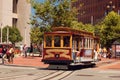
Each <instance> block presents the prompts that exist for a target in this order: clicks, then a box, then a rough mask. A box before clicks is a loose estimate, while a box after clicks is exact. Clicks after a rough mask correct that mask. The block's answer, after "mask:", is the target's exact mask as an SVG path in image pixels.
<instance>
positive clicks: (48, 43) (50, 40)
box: [46, 36, 52, 47]
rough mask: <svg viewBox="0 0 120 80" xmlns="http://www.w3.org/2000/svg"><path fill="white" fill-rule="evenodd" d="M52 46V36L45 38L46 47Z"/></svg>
mask: <svg viewBox="0 0 120 80" xmlns="http://www.w3.org/2000/svg"><path fill="white" fill-rule="evenodd" d="M51 46H52V36H46V47H51Z"/></svg>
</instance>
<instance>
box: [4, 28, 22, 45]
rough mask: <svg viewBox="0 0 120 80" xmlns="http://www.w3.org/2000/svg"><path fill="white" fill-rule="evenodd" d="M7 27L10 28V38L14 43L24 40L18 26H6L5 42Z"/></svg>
mask: <svg viewBox="0 0 120 80" xmlns="http://www.w3.org/2000/svg"><path fill="white" fill-rule="evenodd" d="M7 29H9V34H8V36H9V37H8V39H9V41H10V42H11V43H12V44H15V43H16V42H20V41H22V39H23V38H22V36H21V35H20V32H19V30H18V29H17V27H10V26H6V27H4V28H3V41H4V42H6V41H7Z"/></svg>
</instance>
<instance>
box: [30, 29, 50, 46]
mask: <svg viewBox="0 0 120 80" xmlns="http://www.w3.org/2000/svg"><path fill="white" fill-rule="evenodd" d="M49 30H50V27H40V28H39V27H32V28H31V31H30V35H31V36H30V40H31V42H32V43H35V44H41V43H42V41H43V34H44V32H47V31H49Z"/></svg>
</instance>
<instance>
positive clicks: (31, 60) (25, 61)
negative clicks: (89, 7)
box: [6, 56, 120, 69]
mask: <svg viewBox="0 0 120 80" xmlns="http://www.w3.org/2000/svg"><path fill="white" fill-rule="evenodd" d="M41 59H42V58H41V57H30V56H28V57H27V58H25V57H23V56H17V57H15V58H14V63H13V64H10V63H6V65H18V66H31V67H40V68H47V67H48V64H44V63H43V62H41ZM96 65H97V67H96V69H120V59H108V58H107V59H106V58H102V59H101V61H99V62H97V64H96Z"/></svg>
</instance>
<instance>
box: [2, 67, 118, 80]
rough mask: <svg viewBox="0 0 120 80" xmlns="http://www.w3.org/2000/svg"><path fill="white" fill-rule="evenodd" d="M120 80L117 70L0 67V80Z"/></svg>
mask: <svg viewBox="0 0 120 80" xmlns="http://www.w3.org/2000/svg"><path fill="white" fill-rule="evenodd" d="M27 79H29V80H88V79H89V80H120V71H119V70H97V69H94V68H85V69H84V68H83V69H78V70H48V69H44V68H32V67H18V66H6V65H0V80H27Z"/></svg>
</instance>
